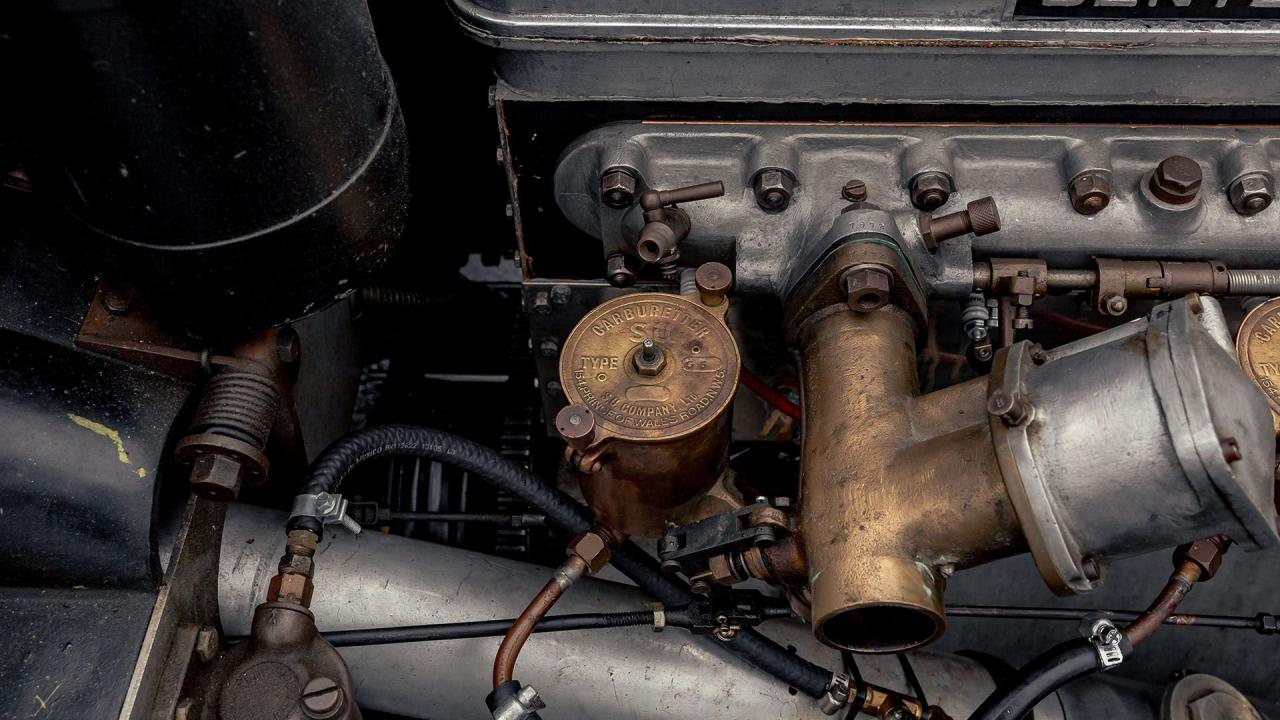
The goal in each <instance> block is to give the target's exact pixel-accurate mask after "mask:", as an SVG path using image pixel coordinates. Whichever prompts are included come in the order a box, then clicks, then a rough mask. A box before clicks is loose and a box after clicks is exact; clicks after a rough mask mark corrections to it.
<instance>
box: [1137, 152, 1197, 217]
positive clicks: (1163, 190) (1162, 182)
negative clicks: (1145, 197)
mask: <svg viewBox="0 0 1280 720" xmlns="http://www.w3.org/2000/svg"><path fill="white" fill-rule="evenodd" d="M1203 182H1204V171H1202V170H1201V169H1200V163H1198V162H1196V161H1195V160H1192V159H1191V158H1189V157H1185V156H1182V155H1173V156H1170V157H1167V158H1165V159H1164V160H1161V161H1160V164H1159V165H1157V166H1156V169H1155V171H1153V172H1152V173H1151V178H1150V179H1149V180H1148V181H1147V187H1148V188H1149V189H1150V190H1151V194H1152V195H1154V196H1155V197H1156V199H1157V200H1160V201H1161V202H1165V203H1168V204H1170V205H1190V204H1191V203H1193V202H1195V201H1196V198H1198V197H1200V185H1201V183H1203Z"/></svg>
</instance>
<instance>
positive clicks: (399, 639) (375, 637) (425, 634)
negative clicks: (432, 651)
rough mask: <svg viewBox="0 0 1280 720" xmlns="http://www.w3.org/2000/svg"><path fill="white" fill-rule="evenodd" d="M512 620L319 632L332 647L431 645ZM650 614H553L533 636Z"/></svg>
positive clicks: (494, 631)
mask: <svg viewBox="0 0 1280 720" xmlns="http://www.w3.org/2000/svg"><path fill="white" fill-rule="evenodd" d="M514 622H515V620H514V619H509V620H481V621H479V622H461V623H440V624H436V625H405V626H403V627H382V628H368V629H363V630H337V631H334V632H326V633H321V635H322V636H323V637H324V639H325V640H328V641H329V644H331V645H333V646H334V647H358V646H361V645H395V644H397V643H410V642H430V641H433V640H463V639H466V638H483V637H502V636H503V635H505V634H506V633H507V630H510V629H511V624H512V623H514ZM652 624H653V611H651V610H640V611H637V612H617V613H583V614H576V615H553V616H551V617H547V618H543V619H542V621H541V622H539V623H538V624H537V626H535V627H534V629H533V631H534V632H535V633H544V632H563V631H566V630H602V629H606V628H619V627H636V626H639V625H652Z"/></svg>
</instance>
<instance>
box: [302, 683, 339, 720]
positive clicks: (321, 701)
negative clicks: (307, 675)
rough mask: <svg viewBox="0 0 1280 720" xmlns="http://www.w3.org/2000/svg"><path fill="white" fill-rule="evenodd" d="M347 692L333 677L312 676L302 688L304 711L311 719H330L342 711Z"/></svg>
mask: <svg viewBox="0 0 1280 720" xmlns="http://www.w3.org/2000/svg"><path fill="white" fill-rule="evenodd" d="M345 701H346V693H344V692H343V691H342V687H341V686H340V685H338V683H337V682H335V681H334V680H333V679H332V678H327V677H318V678H312V679H311V680H310V681H308V682H307V684H306V686H305V687H303V688H302V699H301V704H302V713H303V714H304V715H306V716H307V717H308V718H311V720H328V718H331V717H334V716H336V715H337V714H338V713H339V712H341V711H342V705H343V703H344V702H345Z"/></svg>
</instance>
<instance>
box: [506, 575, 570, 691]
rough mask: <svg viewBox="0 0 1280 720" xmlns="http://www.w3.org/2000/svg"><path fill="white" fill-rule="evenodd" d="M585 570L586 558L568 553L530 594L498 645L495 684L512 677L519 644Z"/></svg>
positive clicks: (518, 653)
mask: <svg viewBox="0 0 1280 720" xmlns="http://www.w3.org/2000/svg"><path fill="white" fill-rule="evenodd" d="M586 572H587V561H586V560H583V559H582V558H580V557H578V556H577V555H570V556H569V559H567V560H565V561H564V564H562V565H561V566H560V567H559V568H557V569H556V572H555V575H553V576H552V577H551V579H550V580H548V581H547V584H546V585H544V586H542V589H541V590H539V591H538V594H537V595H534V596H533V600H531V601H530V602H529V607H527V608H525V609H524V612H522V613H520V617H518V618H516V621H515V622H514V623H512V624H511V629H510V630H508V631H507V634H506V635H504V636H503V638H502V644H500V645H498V654H497V655H496V656H494V658H493V686H494V687H495V688H496V687H498V686H499V685H501V684H502V683H504V682H507V681H508V680H511V679H513V677H514V676H515V670H516V657H518V656H519V655H520V648H522V647H524V644H525V641H527V640H528V639H529V636H530V635H532V634H533V629H534V628H535V627H537V626H538V622H539V621H540V620H542V618H544V617H546V616H547V613H548V612H550V611H551V608H552V607H553V606H554V605H555V604H556V601H557V600H559V599H560V596H561V595H564V592H565V590H568V589H569V586H570V585H572V584H574V583H575V582H577V581H578V580H580V579H581V578H582V576H583V574H584V573H586Z"/></svg>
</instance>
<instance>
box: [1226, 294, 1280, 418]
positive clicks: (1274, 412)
mask: <svg viewBox="0 0 1280 720" xmlns="http://www.w3.org/2000/svg"><path fill="white" fill-rule="evenodd" d="M1236 354H1237V355H1239V356H1240V366H1241V367H1243V368H1244V373H1245V375H1248V376H1249V379H1250V380H1252V381H1253V382H1254V384H1255V385H1257V386H1258V388H1259V389H1260V390H1262V394H1263V395H1265V396H1266V397H1267V404H1268V405H1270V406H1271V417H1272V422H1273V424H1274V425H1275V426H1276V428H1277V430H1280V298H1272V299H1271V300H1268V301H1266V302H1265V303H1263V304H1261V305H1259V306H1258V307H1256V308H1254V309H1253V310H1252V311H1251V312H1250V313H1249V314H1248V315H1246V316H1245V318H1244V322H1243V323H1241V324H1240V333H1239V334H1238V335H1236Z"/></svg>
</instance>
